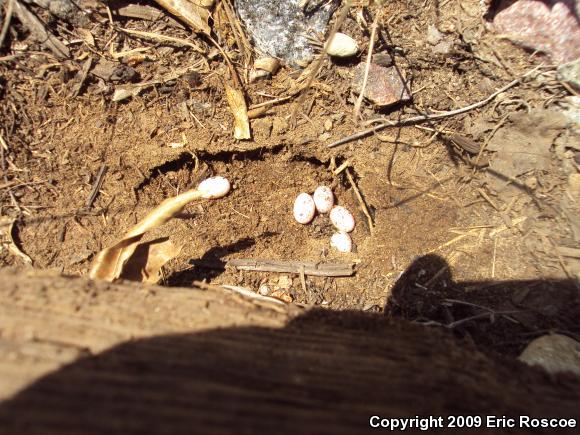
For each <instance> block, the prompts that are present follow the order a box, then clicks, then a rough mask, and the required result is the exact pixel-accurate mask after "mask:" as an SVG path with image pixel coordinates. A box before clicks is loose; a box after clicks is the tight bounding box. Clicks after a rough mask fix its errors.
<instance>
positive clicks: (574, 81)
mask: <svg viewBox="0 0 580 435" xmlns="http://www.w3.org/2000/svg"><path fill="white" fill-rule="evenodd" d="M558 78H559V79H560V80H562V81H563V82H566V83H568V84H569V85H570V86H572V87H573V88H575V89H576V90H579V91H580V57H579V58H578V59H576V60H575V61H573V62H569V63H565V64H564V65H560V66H559V67H558Z"/></svg>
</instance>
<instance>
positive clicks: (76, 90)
mask: <svg viewBox="0 0 580 435" xmlns="http://www.w3.org/2000/svg"><path fill="white" fill-rule="evenodd" d="M92 64H93V58H92V57H91V56H89V57H88V59H87V60H86V61H85V63H84V64H83V67H82V68H81V72H80V78H79V82H78V84H77V85H76V86H75V88H74V90H73V92H72V94H71V97H73V98H75V97H77V96H78V95H79V94H80V92H81V89H82V87H83V85H84V83H85V80H86V79H87V76H88V75H89V70H90V69H91V65H92Z"/></svg>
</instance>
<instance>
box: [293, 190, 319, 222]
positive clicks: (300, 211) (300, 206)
mask: <svg viewBox="0 0 580 435" xmlns="http://www.w3.org/2000/svg"><path fill="white" fill-rule="evenodd" d="M315 211H316V205H315V204H314V199H312V196H310V195H309V194H307V193H301V194H300V195H298V196H297V197H296V200H295V201H294V219H296V222H298V223H299V224H302V225H306V224H307V223H309V222H310V221H311V220H312V219H313V218H314V213H315Z"/></svg>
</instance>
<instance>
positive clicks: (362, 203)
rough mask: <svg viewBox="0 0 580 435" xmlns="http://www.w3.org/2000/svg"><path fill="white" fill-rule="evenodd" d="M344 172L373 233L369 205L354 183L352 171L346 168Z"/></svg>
mask: <svg viewBox="0 0 580 435" xmlns="http://www.w3.org/2000/svg"><path fill="white" fill-rule="evenodd" d="M344 172H345V173H346V178H347V179H348V182H349V183H350V185H351V187H352V189H353V190H354V193H355V195H356V198H357V199H358V202H359V204H360V207H361V209H362V211H363V213H364V215H365V216H366V218H367V221H368V224H369V230H370V231H372V230H373V226H374V222H373V218H372V216H371V213H370V212H369V208H368V207H367V204H366V202H365V200H364V198H363V197H362V195H361V193H360V190H359V189H358V186H357V185H356V183H355V182H354V178H353V177H352V174H351V173H350V169H349V168H346V169H345V171H344Z"/></svg>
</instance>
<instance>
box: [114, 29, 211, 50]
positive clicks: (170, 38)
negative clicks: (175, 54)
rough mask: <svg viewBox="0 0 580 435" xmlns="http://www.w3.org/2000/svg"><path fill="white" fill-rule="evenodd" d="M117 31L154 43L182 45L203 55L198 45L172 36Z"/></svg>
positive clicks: (125, 30)
mask: <svg viewBox="0 0 580 435" xmlns="http://www.w3.org/2000/svg"><path fill="white" fill-rule="evenodd" d="M119 30H120V31H121V32H124V33H127V34H129V35H135V36H139V37H141V38H145V39H152V40H154V41H162V42H172V43H174V44H177V45H184V46H186V47H191V48H193V49H194V50H195V51H197V52H198V53H205V50H203V49H202V48H200V47H199V45H197V44H195V43H193V42H191V41H188V40H187V39H182V38H175V37H173V36H167V35H161V34H159V33H153V32H142V31H140V30H131V29H125V28H119Z"/></svg>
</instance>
